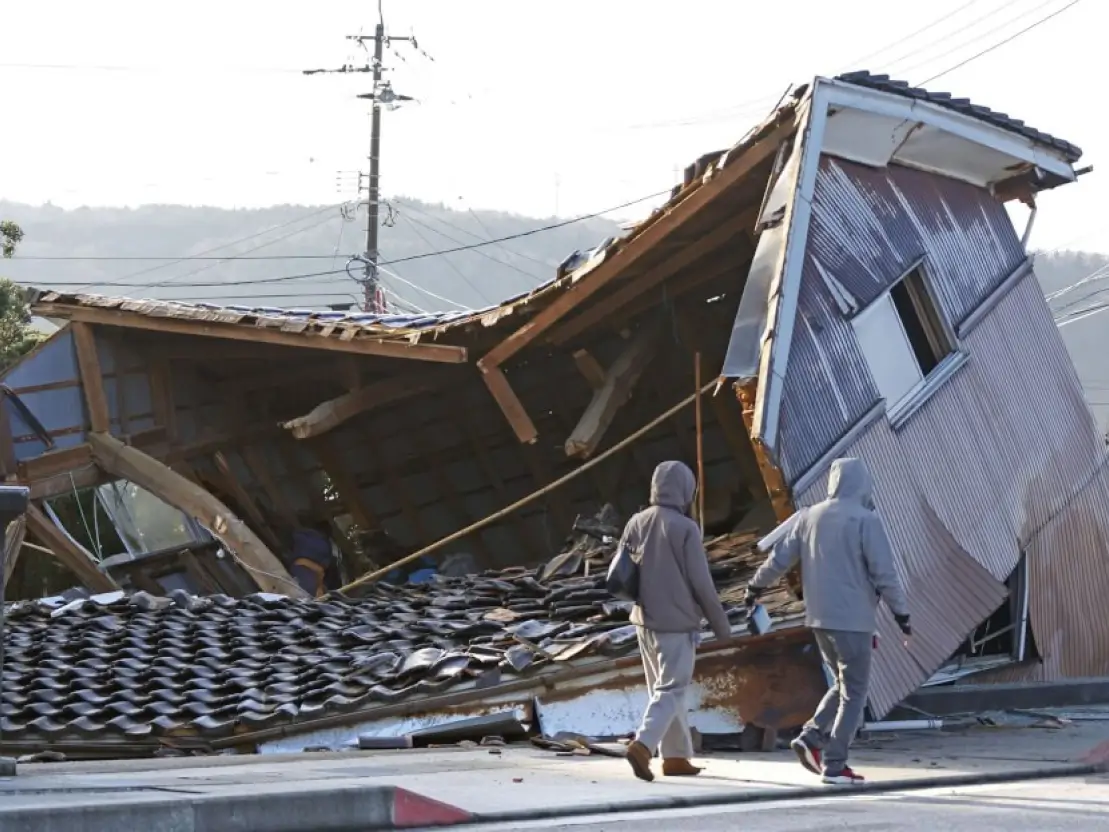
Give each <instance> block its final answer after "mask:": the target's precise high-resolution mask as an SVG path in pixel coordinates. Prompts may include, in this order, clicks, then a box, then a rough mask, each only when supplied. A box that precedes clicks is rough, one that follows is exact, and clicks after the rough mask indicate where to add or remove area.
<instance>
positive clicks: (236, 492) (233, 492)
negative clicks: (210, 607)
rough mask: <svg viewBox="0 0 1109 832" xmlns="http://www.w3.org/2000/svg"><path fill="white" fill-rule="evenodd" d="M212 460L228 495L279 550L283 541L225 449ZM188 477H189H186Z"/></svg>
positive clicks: (273, 547) (267, 542)
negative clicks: (233, 465)
mask: <svg viewBox="0 0 1109 832" xmlns="http://www.w3.org/2000/svg"><path fill="white" fill-rule="evenodd" d="M212 462H213V463H215V466H216V470H217V471H219V475H220V479H222V480H223V486H224V488H225V489H226V490H227V493H228V495H229V496H230V497H231V498H232V499H233V500H234V501H235V502H236V503H238V504H239V505H240V506H242V507H243V511H244V512H246V514H247V518H248V519H249V520H250V521H251V522H253V523H254V528H255V529H257V530H258V535H259V536H260V537H262V538H264V539H265V541H266V544H267V545H268V546H269V547H270V549H271V550H272V551H279V550H280V549H281V541H279V540H278V539H277V536H276V535H275V534H274V531H273V529H271V528H270V524H269V521H268V520H267V519H266V516H265V515H264V514H262V510H261V509H260V508H259V507H258V502H257V501H256V500H255V499H254V498H253V497H252V496H251V495H250V492H249V491H247V490H246V486H244V485H243V484H242V483H241V482H239V478H238V477H237V476H235V471H234V469H233V468H232V467H231V463H230V461H228V459H227V457H226V456H225V455H224V453H223V451H216V452H215V453H214V454H212ZM186 479H188V478H187V477H186Z"/></svg>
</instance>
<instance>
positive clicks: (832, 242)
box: [778, 157, 1025, 481]
mask: <svg viewBox="0 0 1109 832" xmlns="http://www.w3.org/2000/svg"><path fill="white" fill-rule="evenodd" d="M925 255H926V256H927V258H928V259H927V263H928V269H929V274H930V276H931V278H932V282H933V285H934V287H935V291H936V293H937V295H938V300H939V303H940V306H941V308H942V309H943V311H944V313H945V314H946V315H947V317H948V319H949V320H950V321H951V322H952V323H958V322H959V321H962V320H963V319H964V318H965V317H966V316H967V315H968V314H969V313H970V312H971V311H972V310H973V309H974V308H975V307H977V306H978V304H979V303H981V302H982V300H983V299H985V298H986V297H987V296H988V295H989V293H990V292H991V291H993V289H995V288H996V287H997V286H998V285H999V284H1000V283H1001V282H1002V281H1003V280H1004V279H1005V278H1006V277H1007V276H1008V275H1009V274H1010V273H1012V271H1013V270H1014V269H1015V268H1016V267H1017V266H1018V265H1019V264H1020V263H1021V262H1022V261H1023V259H1024V256H1025V254H1024V250H1023V248H1022V246H1021V244H1020V240H1019V238H1018V237H1017V234H1016V232H1015V231H1014V229H1013V226H1012V222H1011V221H1010V220H1009V217H1008V215H1007V214H1006V212H1005V207H1004V206H1003V205H1002V204H1001V203H999V202H997V201H996V200H995V199H994V198H993V197H992V196H990V194H989V193H988V192H987V191H985V190H982V189H980V188H975V187H973V186H971V185H968V184H966V183H963V182H957V181H955V180H952V179H946V178H944V177H941V176H936V175H933V174H927V173H922V172H920V171H914V170H909V169H908V168H901V167H897V166H890V167H889V168H886V169H884V170H877V169H873V168H868V167H865V166H863V165H857V164H854V163H851V162H845V161H842V160H839V159H832V158H830V157H824V158H823V159H821V162H820V174H819V176H818V177H817V184H816V191H815V194H814V197H813V213H812V224H811V226H810V229H809V242H808V246H807V248H806V252H805V267H804V273H803V276H802V287H801V300H800V310H799V311H800V315H799V317H798V320H797V322H796V324H795V326H794V332H793V341H792V348H791V353H790V361H789V368H788V370H787V373H786V380H785V384H784V391H783V396H782V422H781V429H780V435H779V443H778V447H779V448H780V449H781V450H780V460H779V462H780V464H781V466H782V470H783V472H784V473H785V475H786V478H787V480H788V481H793V480H795V479H796V478H797V477H799V476H800V475H801V474H802V473H804V471H805V470H806V469H807V468H808V467H809V466H811V465H812V464H813V463H814V462H815V461H816V460H818V459H819V458H820V456H821V455H822V454H823V453H824V452H825V451H826V450H827V449H828V448H829V447H830V446H831V445H832V443H833V442H834V441H835V440H836V439H837V438H838V437H840V436H842V435H843V434H844V433H845V432H846V431H847V429H848V428H849V427H850V426H851V425H852V424H853V423H854V422H855V421H856V420H857V419H858V418H859V417H860V416H861V415H862V414H863V413H865V412H866V411H867V410H868V409H869V408H870V407H872V406H873V405H874V403H875V402H877V401H878V391H877V390H876V388H875V387H874V384H873V381H872V380H871V378H870V372H869V370H868V368H867V366H866V362H865V360H864V359H863V357H862V354H861V353H860V352H859V349H858V347H857V345H856V343H855V336H854V331H853V330H852V328H851V324H850V322H849V321H848V320H846V318H845V316H844V315H843V313H842V312H841V311H840V310H839V308H838V307H837V306H836V304H835V301H834V299H833V298H832V295H831V293H830V291H829V290H828V288H827V285H826V284H825V283H824V280H823V279H822V278H821V275H820V272H821V270H823V271H824V272H825V273H826V274H828V275H830V276H832V277H833V278H835V279H836V280H838V281H839V283H840V284H842V285H843V286H844V288H846V289H847V290H848V291H849V292H850V293H851V294H852V295H853V296H854V297H855V298H856V300H858V301H859V303H860V304H862V305H866V304H868V303H870V302H871V301H872V300H874V298H876V297H877V296H878V295H879V294H880V293H881V292H882V291H884V290H885V289H886V288H887V287H888V286H889V285H890V284H891V283H892V282H893V281H895V280H896V279H897V278H899V277H900V276H901V275H902V274H904V272H905V270H906V269H907V268H908V267H909V266H911V265H912V264H913V263H914V262H915V261H916V260H918V259H919V258H920V257H922V256H925ZM829 364H830V369H829V367H828V365H829ZM814 391H818V394H814ZM819 393H823V395H821V394H819ZM831 405H834V406H831Z"/></svg>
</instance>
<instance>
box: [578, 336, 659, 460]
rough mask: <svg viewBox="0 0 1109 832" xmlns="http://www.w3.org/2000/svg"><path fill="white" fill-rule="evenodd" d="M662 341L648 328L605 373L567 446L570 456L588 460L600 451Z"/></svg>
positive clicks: (633, 339)
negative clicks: (603, 441)
mask: <svg viewBox="0 0 1109 832" xmlns="http://www.w3.org/2000/svg"><path fill="white" fill-rule="evenodd" d="M658 340H659V339H658V328H657V327H655V326H647V327H644V328H643V329H642V330H640V331H639V333H638V334H637V335H636V336H635V337H634V338H632V340H631V341H630V342H629V343H628V344H627V345H626V346H625V347H624V350H623V351H622V352H621V353H620V356H619V358H617V359H616V360H615V361H614V362H612V366H611V367H609V369H608V371H607V372H606V373H605V381H604V384H602V385H601V386H600V387H598V388H596V389H595V390H594V392H593V398H592V400H591V401H590V402H589V405H588V406H587V407H586V408H585V413H583V414H582V416H581V419H580V420H579V421H578V424H577V427H575V428H574V430H573V432H572V433H571V434H570V436H569V438H568V439H567V440H566V443H565V444H564V446H563V449H564V450H565V452H566V456H570V457H577V458H579V459H588V458H589V457H590V456H591V455H592V454H593V452H594V451H596V450H597V446H598V445H600V444H601V440H602V439H604V436H605V432H606V431H607V430H608V428H609V426H610V425H611V424H612V420H613V419H614V418H615V417H616V411H618V410H619V409H620V408H621V407H622V406H623V405H624V403H625V402H626V401H627V400H628V399H629V398H630V397H631V394H632V391H633V390H634V389H635V385H636V383H637V382H638V381H639V377H640V376H641V375H642V374H643V371H644V370H645V369H647V364H648V363H649V362H650V361H651V359H652V357H653V356H654V354H655V351H656V350H657V348H658Z"/></svg>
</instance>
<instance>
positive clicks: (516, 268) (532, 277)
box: [407, 217, 552, 280]
mask: <svg viewBox="0 0 1109 832" xmlns="http://www.w3.org/2000/svg"><path fill="white" fill-rule="evenodd" d="M407 219H408V221H409V222H410V223H412V224H413V225H414V226H416V225H418V226H422V227H423V228H426V229H427V230H428V231H430V232H432V233H433V234H438V235H439V236H440V237H443V238H444V239H446V240H450V241H451V242H452V243H456V244H458V245H466V243H464V242H462V241H461V240H460V239H458V238H457V237H452V236H451V235H450V234H448V233H447V232H445V231H441V230H440V229H438V228H434V227H432V226H430V225H428V224H427V223H426V222H422V221H420V220H418V219H416V218H415V217H407ZM413 230H415V229H413ZM470 236H471V237H475V238H476V239H478V240H481V239H482V237H480V236H479V235H477V234H471V235H470ZM420 239H421V240H424V241H425V242H426V238H424V237H423V236H422V235H421V236H420ZM498 248H502V249H503V248H504V246H498ZM505 251H507V249H505ZM473 253H474V254H476V255H478V256H480V257H484V258H485V259H486V260H488V261H490V262H492V263H496V264H497V265H498V266H504V267H505V268H507V269H512V270H513V271H514V272H518V273H520V274H522V275H524V276H525V277H527V278H528V279H529V280H545V279H546V277H545V276H540V275H536V274H532V273H531V272H529V271H527V270H526V269H522V268H520V267H519V266H517V265H516V264H515V263H508V262H506V261H504V260H499V259H497V258H496V257H494V256H493V255H492V254H490V253H489V252H487V251H482V250H481V249H480V248H478V249H474V251H473ZM547 268H552V267H551V266H548V267H547Z"/></svg>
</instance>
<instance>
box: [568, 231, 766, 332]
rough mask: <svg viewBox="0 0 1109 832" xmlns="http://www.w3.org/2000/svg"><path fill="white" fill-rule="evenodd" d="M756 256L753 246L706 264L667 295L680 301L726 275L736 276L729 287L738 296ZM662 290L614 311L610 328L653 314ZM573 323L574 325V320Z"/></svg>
mask: <svg viewBox="0 0 1109 832" xmlns="http://www.w3.org/2000/svg"><path fill="white" fill-rule="evenodd" d="M751 253H753V247H752V248H750V249H748V251H747V257H746V258H744V257H742V256H741V257H738V258H728V259H726V260H721V259H715V260H713V261H711V262H709V263H706V264H705V266H704V269H698V272H697V274H696V275H694V276H691V277H688V278H685V279H684V280H682V281H681V283H679V284H677V285H675V286H672V287H667V290H666V293H667V297H668V299H670V300H677V299H678V298H681V297H684V296H686V295H688V294H689V293H691V292H692V291H693V290H694V289H697V288H698V287H700V286H704V285H705V284H708V283H712V282H714V281H716V280H718V279H720V278H722V277H724V276H725V275H727V274H733V275H735V280H736V282H735V284H734V285H733V286H732V287H730V289H729V291H735V292H736V297H738V295H739V293H740V292H741V291H742V289H743V279H744V278H745V274H744V272H743V271H742V269H743V268H744V266H746V265H749V264H750V255H751ZM660 295H661V290H659V289H656V290H655V291H654V292H647V293H645V294H643V295H640V296H639V297H638V298H636V299H635V300H634V301H632V302H630V303H628V304H627V305H626V306H624V307H622V308H620V309H614V310H613V311H612V314H611V315H610V316H609V317H608V318H607V319H606V320H605V323H606V324H608V325H610V326H613V327H615V326H623V325H624V324H625V323H626V322H627V321H629V320H631V319H632V318H635V317H636V316H637V315H641V314H642V313H644V312H650V311H654V310H656V309H658V306H659V303H660V300H661V298H660ZM570 323H573V321H571V322H570Z"/></svg>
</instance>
